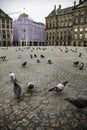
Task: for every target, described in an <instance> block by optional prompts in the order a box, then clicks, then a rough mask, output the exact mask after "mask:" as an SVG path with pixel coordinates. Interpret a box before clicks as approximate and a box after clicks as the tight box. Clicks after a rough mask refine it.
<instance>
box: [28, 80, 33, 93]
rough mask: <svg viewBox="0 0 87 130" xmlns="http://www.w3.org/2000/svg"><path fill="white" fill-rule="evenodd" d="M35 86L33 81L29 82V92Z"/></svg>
mask: <svg viewBox="0 0 87 130" xmlns="http://www.w3.org/2000/svg"><path fill="white" fill-rule="evenodd" d="M33 88H34V84H33V83H32V82H28V83H27V92H28V93H29V92H30V91H32V89H33Z"/></svg>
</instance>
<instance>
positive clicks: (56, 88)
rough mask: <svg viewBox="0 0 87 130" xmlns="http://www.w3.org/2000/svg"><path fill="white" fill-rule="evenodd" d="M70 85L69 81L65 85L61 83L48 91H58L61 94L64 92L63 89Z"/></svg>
mask: <svg viewBox="0 0 87 130" xmlns="http://www.w3.org/2000/svg"><path fill="white" fill-rule="evenodd" d="M67 83H68V81H65V82H63V83H59V84H57V85H56V86H55V87H53V88H51V89H49V90H48V91H49V92H51V91H56V92H58V93H61V92H62V91H63V89H64V88H65V86H66V84H67Z"/></svg>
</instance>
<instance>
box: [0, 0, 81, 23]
mask: <svg viewBox="0 0 87 130" xmlns="http://www.w3.org/2000/svg"><path fill="white" fill-rule="evenodd" d="M74 1H75V0H0V8H1V9H2V10H3V11H4V12H5V13H7V14H8V15H9V16H10V17H11V18H13V20H15V19H17V18H18V17H19V15H20V14H21V13H23V12H25V13H27V14H28V15H29V17H30V18H32V19H33V20H34V21H36V22H42V23H44V24H45V17H47V16H48V15H49V14H50V13H51V11H52V10H53V9H54V5H56V8H58V7H59V5H61V8H62V9H63V8H66V7H70V6H73V5H74V4H73V3H74ZM78 1H79V0H76V3H77V4H78Z"/></svg>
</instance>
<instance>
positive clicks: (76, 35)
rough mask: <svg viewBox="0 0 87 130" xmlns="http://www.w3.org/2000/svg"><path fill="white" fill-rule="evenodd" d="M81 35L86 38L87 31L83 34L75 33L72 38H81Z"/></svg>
mask: <svg viewBox="0 0 87 130" xmlns="http://www.w3.org/2000/svg"><path fill="white" fill-rule="evenodd" d="M83 37H84V38H85V39H87V33H85V34H84V35H83V34H79V35H78V34H75V35H74V38H75V39H83Z"/></svg>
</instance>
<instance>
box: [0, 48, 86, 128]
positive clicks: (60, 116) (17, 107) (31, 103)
mask: <svg viewBox="0 0 87 130" xmlns="http://www.w3.org/2000/svg"><path fill="white" fill-rule="evenodd" d="M63 49H64V48H63ZM79 49H80V48H79ZM81 50H82V49H81ZM13 51H14V49H13ZM13 51H11V50H10V52H6V53H7V57H8V59H7V61H6V62H1V64H2V66H0V73H1V74H2V76H1V74H0V79H1V81H0V130H87V108H85V109H83V110H81V111H77V109H76V108H75V107H74V106H73V105H71V104H69V103H68V102H66V101H64V98H66V97H82V96H83V97H84V98H87V80H86V79H87V52H84V53H83V58H82V59H81V58H80V61H81V62H84V64H85V67H84V70H82V71H80V72H79V70H78V68H73V66H72V63H73V60H77V56H76V54H74V53H73V54H71V52H70V53H69V55H68V53H67V55H66V54H63V53H61V52H58V48H56V53H55V51H52V54H53V55H54V57H52V55H50V53H48V51H47V52H46V57H47V56H48V57H50V58H49V59H51V58H52V65H51V66H49V65H48V64H46V63H47V61H46V60H47V59H44V60H42V61H41V63H40V64H39V65H37V63H36V62H35V64H34V60H33V59H29V57H28V56H29V52H26V53H24V52H22V53H21V55H22V56H23V57H24V59H23V60H26V61H28V60H30V61H29V64H28V65H29V66H28V67H26V68H25V69H23V68H21V67H20V65H21V63H20V61H19V59H16V60H14V59H15V57H17V54H18V51H17V52H16V53H15V51H14V53H13ZM27 51H28V50H27ZM49 51H51V50H49ZM79 51H80V50H79ZM10 53H11V54H12V55H11V54H10ZM38 55H39V53H38ZM65 55H66V57H65ZM13 63H15V64H13ZM19 63H20V64H19ZM10 70H14V72H15V73H17V77H18V80H19V82H21V84H22V92H23V93H22V96H21V100H19V101H17V99H16V98H15V96H14V93H13V88H12V87H13V86H12V82H10V81H9V79H8V78H7V76H8V72H9V71H10ZM67 79H68V81H69V83H68V85H67V86H66V87H65V90H64V91H63V93H62V94H61V95H59V94H56V93H55V92H52V93H49V92H48V90H49V88H51V87H53V86H55V84H57V83H59V82H62V81H64V80H67ZM28 80H29V81H34V84H35V88H34V91H33V92H32V94H31V93H26V91H25V84H26V83H27V82H28Z"/></svg>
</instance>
